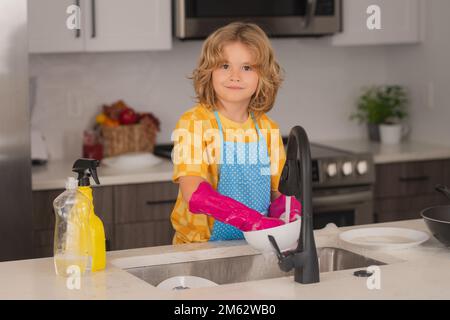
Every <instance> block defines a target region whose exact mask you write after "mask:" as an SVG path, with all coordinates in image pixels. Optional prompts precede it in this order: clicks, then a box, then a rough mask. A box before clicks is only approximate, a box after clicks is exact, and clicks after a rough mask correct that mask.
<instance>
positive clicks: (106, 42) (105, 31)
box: [83, 0, 172, 51]
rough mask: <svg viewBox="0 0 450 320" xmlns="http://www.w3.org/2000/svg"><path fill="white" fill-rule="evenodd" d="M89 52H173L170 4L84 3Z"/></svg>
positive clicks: (150, 0) (146, 0) (131, 0)
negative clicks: (171, 49)
mask: <svg viewBox="0 0 450 320" xmlns="http://www.w3.org/2000/svg"><path fill="white" fill-rule="evenodd" d="M83 1H84V3H85V8H86V10H85V12H86V14H85V15H84V23H85V26H86V29H85V30H86V35H85V41H86V51H132V50H136V51H138V50H159V49H170V48H171V44H172V36H171V6H170V4H171V2H170V1H168V0H83Z"/></svg>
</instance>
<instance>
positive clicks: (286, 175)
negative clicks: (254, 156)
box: [269, 126, 319, 283]
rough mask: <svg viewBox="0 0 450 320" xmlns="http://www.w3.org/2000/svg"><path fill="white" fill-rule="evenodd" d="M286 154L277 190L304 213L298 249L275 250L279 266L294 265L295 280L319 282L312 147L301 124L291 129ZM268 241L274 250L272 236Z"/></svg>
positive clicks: (274, 244) (284, 267) (286, 267)
mask: <svg viewBox="0 0 450 320" xmlns="http://www.w3.org/2000/svg"><path fill="white" fill-rule="evenodd" d="M286 154H287V155H286V163H285V165H284V168H283V171H282V173H281V178H280V183H279V186H278V190H279V191H280V192H281V193H283V194H285V195H287V196H295V197H296V198H297V200H299V201H300V202H301V203H302V207H303V210H302V211H303V212H302V223H301V228H300V236H299V241H298V246H297V249H296V250H294V251H292V252H289V253H287V254H281V253H280V252H278V258H279V265H280V268H282V270H283V271H286V269H288V266H289V267H290V269H292V267H294V268H295V274H294V279H295V281H296V282H299V283H315V282H319V261H318V258H317V251H316V244H315V240H314V230H313V212H312V173H311V150H310V145H309V139H308V136H307V134H306V131H305V130H304V129H303V128H302V127H300V126H295V127H294V128H292V129H291V132H290V133H289V139H288V145H287V151H286ZM269 239H270V238H269ZM270 241H271V243H272V244H273V246H274V248H275V250H277V247H278V246H277V245H276V242H275V239H270ZM287 271H289V270H287Z"/></svg>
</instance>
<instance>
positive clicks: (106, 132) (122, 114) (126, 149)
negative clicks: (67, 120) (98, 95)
mask: <svg viewBox="0 0 450 320" xmlns="http://www.w3.org/2000/svg"><path fill="white" fill-rule="evenodd" d="M96 123H97V126H98V127H99V129H100V135H101V137H102V143H103V153H104V156H105V157H112V156H117V155H120V154H125V153H130V152H151V153H153V149H154V146H155V142H156V136H157V133H158V131H159V130H160V129H159V120H158V119H157V118H156V117H155V116H154V115H153V114H152V113H138V112H136V111H135V110H134V109H133V108H130V107H129V106H127V105H126V104H125V103H124V102H123V101H122V100H119V101H117V102H116V103H114V104H112V105H111V106H108V105H104V106H103V112H102V113H100V114H99V115H97V117H96Z"/></svg>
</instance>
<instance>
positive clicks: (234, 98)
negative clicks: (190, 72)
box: [212, 42, 259, 106]
mask: <svg viewBox="0 0 450 320" xmlns="http://www.w3.org/2000/svg"><path fill="white" fill-rule="evenodd" d="M223 54H224V58H225V62H224V63H223V64H222V65H221V66H219V67H218V68H217V69H215V70H214V71H213V73H212V81H213V87H214V91H215V93H216V95H217V98H218V99H219V101H220V102H222V103H223V104H228V105H229V104H239V105H242V104H245V105H246V106H248V104H249V102H250V99H251V97H252V95H253V94H254V93H255V91H256V88H257V87H258V79H259V77H258V73H257V72H256V70H254V68H253V67H252V65H253V63H254V58H253V55H252V52H251V51H250V50H249V49H248V48H247V47H246V46H245V45H244V44H242V43H240V42H232V43H230V44H227V45H225V46H224V47H223Z"/></svg>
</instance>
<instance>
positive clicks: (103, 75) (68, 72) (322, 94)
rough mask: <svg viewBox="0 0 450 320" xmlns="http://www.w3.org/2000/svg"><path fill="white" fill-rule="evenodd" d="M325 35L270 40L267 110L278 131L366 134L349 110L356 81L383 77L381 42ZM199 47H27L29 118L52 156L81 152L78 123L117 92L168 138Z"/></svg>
mask: <svg viewBox="0 0 450 320" xmlns="http://www.w3.org/2000/svg"><path fill="white" fill-rule="evenodd" d="M329 40H330V39H329V38H320V39H306V38H302V39H273V40H272V43H273V45H274V48H275V51H276V54H277V57H278V60H279V62H280V64H281V65H282V66H283V68H284V69H285V71H286V79H285V82H284V84H283V87H282V88H281V90H280V91H279V95H278V99H277V102H276V106H275V107H274V109H273V110H272V111H271V112H270V116H271V117H273V118H274V119H275V120H276V121H278V123H279V124H280V127H281V131H282V133H283V134H288V133H289V130H290V128H291V127H293V126H294V125H302V126H304V127H305V129H306V130H307V131H308V134H309V136H310V139H311V140H315V139H316V140H325V139H330V138H336V139H339V138H349V137H358V136H361V135H362V136H365V130H364V128H363V127H360V126H358V125H357V124H356V123H353V122H350V121H349V120H348V116H349V114H350V113H351V112H352V110H353V109H354V107H355V105H354V101H355V99H356V97H357V95H358V94H359V89H360V87H361V86H363V85H368V84H376V83H383V82H385V81H386V79H387V68H386V54H385V52H386V48H384V47H361V48H358V47H353V48H339V47H333V46H331V45H330V43H329ZM200 48H201V42H200V41H187V42H181V41H178V40H174V46H173V49H172V50H171V51H165V52H145V53H144V52H136V53H90V54H42V55H31V56H30V75H31V76H36V77H38V80H37V97H36V105H35V109H34V112H33V118H32V124H33V126H34V127H36V128H38V129H40V130H41V131H42V132H43V133H44V135H45V136H46V139H47V141H48V146H49V150H50V156H51V158H53V159H58V158H64V157H69V158H75V157H79V156H80V155H81V146H82V142H81V137H82V131H83V130H84V129H86V128H88V127H89V126H91V125H93V121H94V116H95V114H96V113H97V112H99V111H100V108H101V105H102V104H103V103H107V104H110V103H112V102H114V101H116V100H118V99H124V101H125V102H126V103H128V104H129V105H130V106H132V107H133V108H135V109H137V110H138V111H151V112H153V113H154V114H155V115H156V116H157V117H159V118H160V120H161V124H162V131H161V133H160V135H159V137H158V142H159V143H164V142H169V141H170V134H171V131H172V129H173V128H174V126H175V123H176V121H177V119H178V118H179V116H180V115H181V114H182V113H183V112H184V110H186V109H188V108H190V107H191V106H192V105H193V104H194V100H193V96H194V92H193V89H192V84H191V81H190V80H189V79H187V76H188V75H189V74H190V73H191V72H192V69H193V68H194V67H195V65H196V62H197V58H198V54H199V52H200Z"/></svg>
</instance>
